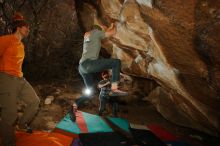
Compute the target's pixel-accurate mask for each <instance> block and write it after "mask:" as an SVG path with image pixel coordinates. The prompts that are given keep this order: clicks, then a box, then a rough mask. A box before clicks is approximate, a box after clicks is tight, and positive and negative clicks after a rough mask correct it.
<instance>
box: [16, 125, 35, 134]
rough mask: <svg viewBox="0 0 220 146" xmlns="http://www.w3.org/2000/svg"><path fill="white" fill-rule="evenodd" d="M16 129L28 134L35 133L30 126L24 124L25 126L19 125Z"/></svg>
mask: <svg viewBox="0 0 220 146" xmlns="http://www.w3.org/2000/svg"><path fill="white" fill-rule="evenodd" d="M16 129H17V130H22V131H25V132H26V133H30V134H31V133H33V130H32V128H31V127H30V126H28V125H27V124H24V125H17V126H16Z"/></svg>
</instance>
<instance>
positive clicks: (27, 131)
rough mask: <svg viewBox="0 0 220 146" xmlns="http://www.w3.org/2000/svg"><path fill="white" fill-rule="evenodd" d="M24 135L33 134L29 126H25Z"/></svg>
mask: <svg viewBox="0 0 220 146" xmlns="http://www.w3.org/2000/svg"><path fill="white" fill-rule="evenodd" d="M26 133H29V134H31V133H33V130H32V128H31V127H30V126H27V128H26Z"/></svg>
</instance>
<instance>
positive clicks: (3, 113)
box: [0, 73, 40, 146]
mask: <svg viewBox="0 0 220 146" xmlns="http://www.w3.org/2000/svg"><path fill="white" fill-rule="evenodd" d="M18 99H20V100H22V101H23V102H24V103H25V104H26V108H25V110H24V114H23V116H22V117H21V119H20V120H19V124H20V125H24V124H26V123H29V122H30V121H31V120H32V118H33V117H34V116H35V114H36V112H37V111H38V107H39V103H40V101H39V98H38V96H37V95H36V93H35V91H34V89H33V88H32V87H31V85H30V84H29V83H28V82H27V81H26V80H25V78H23V77H22V78H18V77H14V76H11V75H8V74H5V73H0V118H1V119H0V137H1V138H2V143H3V146H12V145H13V144H14V143H15V129H14V124H15V121H16V119H17V100H18Z"/></svg>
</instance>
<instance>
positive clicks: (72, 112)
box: [69, 103, 77, 122]
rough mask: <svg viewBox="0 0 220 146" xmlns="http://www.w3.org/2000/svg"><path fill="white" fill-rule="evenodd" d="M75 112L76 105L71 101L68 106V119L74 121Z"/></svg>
mask: <svg viewBox="0 0 220 146" xmlns="http://www.w3.org/2000/svg"><path fill="white" fill-rule="evenodd" d="M76 112H77V105H76V104H75V103H73V104H72V105H71V107H70V110H69V114H70V120H71V121H72V122H76Z"/></svg>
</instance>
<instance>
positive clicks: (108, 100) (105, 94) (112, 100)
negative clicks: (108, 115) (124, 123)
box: [98, 71, 118, 117]
mask: <svg viewBox="0 0 220 146" xmlns="http://www.w3.org/2000/svg"><path fill="white" fill-rule="evenodd" d="M102 78H103V80H101V81H100V82H99V83H98V88H100V90H101V91H100V94H99V101H100V105H99V115H100V116H102V115H103V112H104V111H105V110H106V105H107V104H111V106H112V115H113V116H114V117H117V112H118V102H117V97H116V96H113V97H111V96H109V93H110V92H111V81H110V78H109V74H108V72H107V71H104V72H102Z"/></svg>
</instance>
